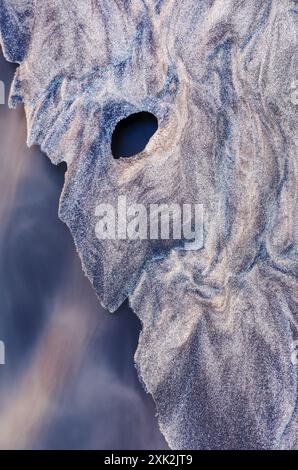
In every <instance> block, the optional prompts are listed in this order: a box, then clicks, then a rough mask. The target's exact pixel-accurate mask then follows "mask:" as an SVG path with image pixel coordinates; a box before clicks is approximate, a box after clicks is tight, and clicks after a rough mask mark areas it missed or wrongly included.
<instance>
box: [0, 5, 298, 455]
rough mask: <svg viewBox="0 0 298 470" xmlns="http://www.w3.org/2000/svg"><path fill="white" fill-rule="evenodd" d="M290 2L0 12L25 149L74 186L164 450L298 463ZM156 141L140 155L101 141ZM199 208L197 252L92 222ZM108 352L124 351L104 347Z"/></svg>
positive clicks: (79, 243) (93, 276)
mask: <svg viewBox="0 0 298 470" xmlns="http://www.w3.org/2000/svg"><path fill="white" fill-rule="evenodd" d="M297 13H298V5H297V2H296V1H294V0H264V1H261V2H260V1H259V0H247V1H240V0H225V1H224V0H185V1H178V0H156V1H153V0H151V1H149V0H146V1H145V0H143V1H141V0H126V1H116V0H114V1H112V0H64V1H62V0H48V1H41V0H36V1H34V0H0V31H1V43H2V47H3V50H4V53H5V57H6V58H7V60H9V61H13V62H18V63H20V66H19V68H18V69H17V73H16V76H15V79H14V83H13V86H12V90H11V98H10V100H11V104H12V105H16V104H17V103H18V102H24V104H25V110H26V115H27V121H28V144H29V145H31V144H33V143H37V144H39V145H40V146H41V148H42V150H43V151H44V152H45V153H46V154H47V155H48V156H49V158H50V159H51V160H52V162H53V163H59V162H62V161H66V162H67V165H68V170H67V173H66V178H65V186H64V191H63V194H62V196H61V201H60V209H59V213H60V217H61V219H62V220H63V221H64V222H66V224H67V225H68V227H69V228H70V230H71V233H72V235H73V238H74V241H75V244H76V247H77V250H78V253H79V255H80V257H81V260H82V264H83V267H84V270H85V272H86V273H87V275H88V277H89V278H90V280H91V282H92V283H93V285H94V287H95V289H96V292H97V294H98V296H99V298H100V300H101V302H102V304H103V305H104V306H105V307H106V308H108V309H109V310H110V311H114V310H115V309H116V308H117V307H118V306H119V305H120V304H121V303H122V301H123V300H124V299H125V298H126V297H127V296H129V298H130V303H131V306H132V308H133V309H134V311H135V312H136V314H137V315H138V316H139V318H140V319H141V321H142V325H143V330H142V333H141V337H140V342H139V347H138V350H137V352H136V364H137V367H138V370H139V374H140V378H141V379H142V380H143V382H144V385H145V387H146V389H147V390H148V391H149V392H150V393H151V394H152V395H153V397H154V399H155V402H156V406H157V411H158V419H159V424H160V427H161V430H162V432H163V434H164V435H165V437H166V439H167V441H168V443H169V445H170V446H171V447H173V448H178V449H182V448H203V449H210V448H215V449H224V448H233V449H243V448H244V449H245V448H249V449H253V448H274V449H275V448H298V416H297V412H298V401H297V373H298V366H297V365H295V361H293V360H292V359H293V343H294V341H295V340H297V339H298V328H297V325H298V318H297V311H298V293H297V292H298V291H297V287H298V282H297V281H298V279H297V276H298V253H297V249H298V213H297V199H298V189H297V182H298V166H297V140H296V139H297V105H298V99H297V92H296V88H297V87H298V86H297V85H298V84H297V61H296V59H297V57H296V56H295V50H297V38H296V35H297V18H298V16H297ZM139 111H149V112H152V113H153V114H154V115H155V116H156V117H157V118H158V122H159V129H158V131H157V132H156V134H155V135H154V136H153V138H152V139H151V141H150V142H149V144H148V146H147V147H146V149H145V150H144V151H143V152H142V153H141V154H140V155H138V156H137V157H134V158H133V159H126V160H121V159H120V160H115V159H113V158H112V155H111V138H112V133H113V129H114V128H115V125H116V124H117V122H118V121H119V120H120V119H122V118H124V117H126V116H128V115H129V114H131V113H135V112H139ZM123 194H125V195H127V198H128V199H129V201H130V202H141V203H143V204H145V205H146V204H152V203H160V202H164V203H171V202H176V203H177V202H178V203H181V204H182V203H183V202H185V201H186V202H193V203H201V204H203V205H204V214H205V218H204V247H203V248H202V249H200V250H197V251H184V250H176V249H174V248H176V246H175V245H176V244H177V243H175V242H174V241H170V242H169V243H168V244H162V243H161V242H159V241H156V242H152V241H150V240H139V241H138V240H136V241H131V240H128V241H125V240H123V241H117V240H115V241H108V240H106V241H100V240H98V239H97V238H96V236H95V230H94V228H95V226H96V222H97V220H96V217H95V207H96V206H97V204H98V203H100V202H105V203H106V202H111V203H115V201H116V200H117V198H118V196H119V195H123ZM115 347H117V346H115Z"/></svg>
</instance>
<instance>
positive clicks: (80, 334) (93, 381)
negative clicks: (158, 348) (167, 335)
mask: <svg viewBox="0 0 298 470" xmlns="http://www.w3.org/2000/svg"><path fill="white" fill-rule="evenodd" d="M13 73H14V67H13V66H12V65H10V64H7V63H5V61H4V59H3V58H2V56H1V58H0V80H3V82H4V83H5V92H6V103H7V95H8V92H9V85H10V82H11V79H12V76H13ZM0 138H1V145H0V162H1V172H0V187H1V199H0V217H1V224H0V340H2V341H4V342H5V347H6V365H5V366H1V367H0V448H2V449H10V448H12V449H15V448H17V449H20V448H21V449H23V448H25V449H29V448H33V449H47V448H55V449H139V448H144V449H152V448H156V449H158V448H166V443H165V441H164V439H163V437H162V436H161V434H160V432H159V429H158V426H157V423H156V419H155V416H154V415H155V408H154V406H153V403H152V401H151V399H150V397H149V396H148V395H146V393H145V392H144V390H143V389H142V387H141V385H140V384H139V381H138V378H137V373H136V370H135V368H134V365H133V355H134V351H135V349H136V346H137V341H138V336H139V330H140V324H139V322H138V320H137V318H136V317H135V316H134V314H133V313H132V312H131V311H130V309H129V308H128V307H127V305H124V306H123V307H122V308H121V309H120V310H119V312H117V313H116V314H114V315H110V314H108V313H107V312H105V311H104V310H103V309H102V308H101V307H100V305H99V302H98V300H97V298H96V296H95V294H94V292H93V290H92V288H91V286H90V284H89V281H88V280H87V279H86V278H85V277H84V275H83V273H82V270H81V265H80V262H79V260H78V256H77V254H76V252H75V249H74V244H73V241H72V239H71V236H70V234H69V232H68V230H67V228H66V227H65V226H64V225H63V224H62V222H60V221H59V219H58V216H57V210H58V200H59V195H60V191H61V188H62V185H63V176H64V171H65V167H64V166H60V167H54V166H53V165H51V164H50V162H49V160H48V159H47V158H45V157H44V156H43V155H42V154H41V152H40V151H39V149H37V148H32V149H27V147H26V145H25V141H26V123H25V118H24V114H23V109H22V107H19V108H18V109H17V110H15V111H11V110H10V111H9V110H8V107H7V104H6V105H1V106H0Z"/></svg>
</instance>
